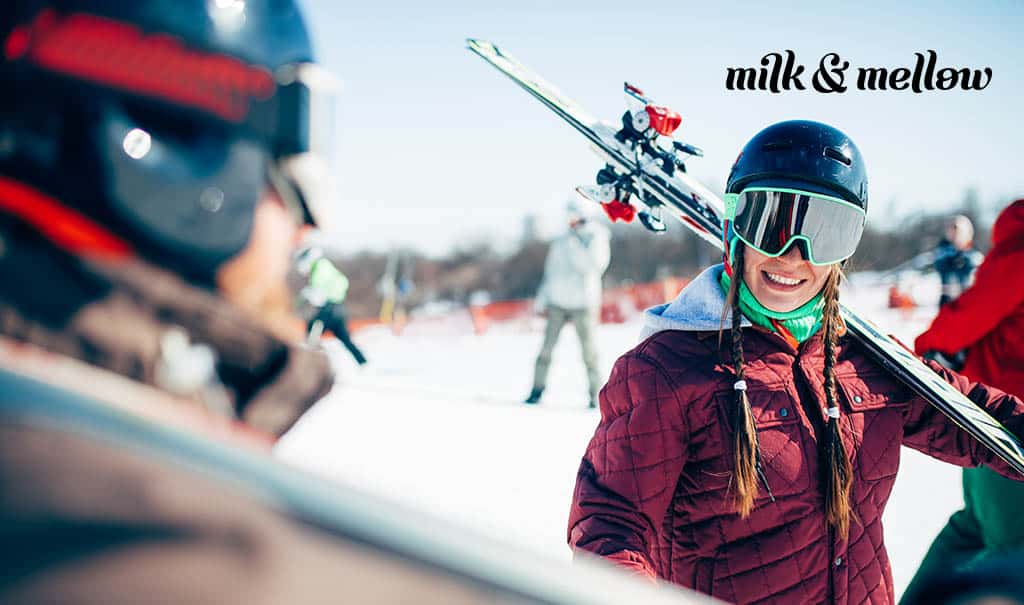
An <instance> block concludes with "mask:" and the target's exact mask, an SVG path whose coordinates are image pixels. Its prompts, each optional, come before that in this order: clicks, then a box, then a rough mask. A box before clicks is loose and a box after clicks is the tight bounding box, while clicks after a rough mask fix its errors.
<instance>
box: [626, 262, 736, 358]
mask: <svg viewBox="0 0 1024 605" xmlns="http://www.w3.org/2000/svg"><path fill="white" fill-rule="evenodd" d="M724 270H725V266H724V265H722V264H717V265H714V266H711V267H708V268H707V269H705V270H704V271H703V272H701V274H700V275H698V276H697V277H695V278H694V279H693V281H691V282H690V283H689V284H687V285H686V287H685V288H683V289H682V291H681V292H680V293H679V295H678V296H676V298H675V300H673V301H672V302H670V303H665V304H662V305H658V306H656V307H651V308H650V309H647V310H646V311H644V327H643V329H642V330H641V331H640V340H646V339H647V338H649V337H650V336H651V335H653V334H657V333H658V332H664V331H665V330H684V331H687V332H717V331H718V330H720V329H721V328H722V327H723V326H725V327H729V326H731V325H732V312H731V311H730V312H729V313H728V314H726V316H725V321H724V322H723V321H722V310H723V309H724V308H725V294H724V293H723V292H722V288H721V286H719V285H718V280H719V278H720V277H721V275H722V271H724ZM740 325H741V326H743V327H746V326H749V325H751V324H750V320H748V319H747V318H746V317H741V318H740Z"/></svg>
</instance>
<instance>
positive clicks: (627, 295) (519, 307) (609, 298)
mask: <svg viewBox="0 0 1024 605" xmlns="http://www.w3.org/2000/svg"><path fill="white" fill-rule="evenodd" d="M689 281H690V280H689V279H683V278H678V277H670V278H666V279H662V280H658V281H653V282H648V283H644V284H632V285H629V286H620V287H618V288H611V289H609V290H605V291H604V293H603V295H602V301H601V323H623V322H625V321H627V320H628V319H629V318H630V317H631V316H633V315H636V314H637V313H639V312H641V311H643V310H644V309H646V308H648V307H653V306H654V305H658V304H661V303H663V302H667V301H670V300H672V299H673V298H675V297H676V295H677V294H679V291H680V290H682V289H683V286H685V285H686V284H687V283H689ZM532 312H533V299H529V298H521V299H516V300H501V301H497V302H492V303H488V304H486V305H476V306H473V305H471V306H470V307H469V314H470V317H471V318H472V320H473V330H474V331H475V332H476V333H477V334H482V333H483V332H485V331H486V330H487V326H488V325H490V324H491V323H492V322H501V321H509V320H513V319H520V318H524V317H528V316H530V315H531V313H532ZM380 323H381V322H380V320H379V319H377V318H375V317H374V318H357V319H353V320H351V321H350V322H349V330H350V331H352V332H355V331H357V330H360V329H362V328H365V327H368V326H374V325H379V324H380Z"/></svg>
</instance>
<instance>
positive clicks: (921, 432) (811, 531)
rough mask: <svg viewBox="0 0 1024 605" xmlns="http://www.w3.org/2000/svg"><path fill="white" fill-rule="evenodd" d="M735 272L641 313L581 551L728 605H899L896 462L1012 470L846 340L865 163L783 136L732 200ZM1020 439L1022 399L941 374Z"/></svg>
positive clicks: (619, 377)
mask: <svg viewBox="0 0 1024 605" xmlns="http://www.w3.org/2000/svg"><path fill="white" fill-rule="evenodd" d="M726 193H727V195H726V224H725V238H726V244H727V246H726V249H727V251H728V252H727V254H726V255H725V263H724V265H717V266H714V267H711V268H709V269H707V270H705V271H704V272H703V273H702V274H701V275H699V276H698V277H697V278H695V279H694V280H693V281H692V282H691V283H690V284H689V285H688V286H687V287H686V288H684V289H683V291H682V292H680V294H679V296H678V297H677V298H676V299H675V300H674V301H672V302H671V303H668V304H665V305H661V306H658V307H655V308H653V309H650V310H648V311H647V313H646V315H645V330H644V333H643V336H644V340H643V342H641V343H640V344H639V345H638V346H637V347H636V348H634V349H633V350H632V351H630V352H628V353H626V354H625V355H623V356H622V357H621V358H619V360H618V361H617V362H616V364H615V367H614V369H613V370H612V373H611V376H610V377H609V380H608V382H607V384H606V385H605V386H604V388H603V389H602V391H601V395H600V408H601V421H600V423H599V425H598V427H597V429H596V431H595V434H594V436H593V438H592V439H591V441H590V444H589V445H588V447H587V450H586V453H585V454H584V457H583V460H582V462H581V464H580V469H579V472H578V475H577V483H576V488H575V491H574V494H573V503H572V507H571V511H570V518H569V527H568V540H569V543H570V545H571V546H572V548H573V549H574V550H575V551H576V552H578V553H584V552H585V553H591V554H595V555H599V556H602V557H606V558H608V559H610V560H612V561H613V562H615V563H617V564H619V565H621V566H623V567H625V568H628V569H630V570H633V571H634V572H636V573H638V574H641V575H644V576H647V577H650V578H652V579H660V580H664V581H668V582H672V583H676V584H680V585H683V586H687V587H690V588H693V589H696V590H698V591H701V592H703V593H706V594H709V595H712V596H714V597H716V598H719V599H721V600H723V601H727V602H733V603H753V602H757V603H787V604H788V603H823V602H829V603H892V602H893V601H894V600H895V595H894V590H893V581H892V573H891V570H890V567H889V560H888V556H887V554H886V550H885V541H884V532H883V529H882V513H883V511H884V509H885V505H886V501H887V500H888V498H889V493H890V491H891V490H892V487H893V483H894V481H895V477H896V472H897V469H898V467H899V454H900V447H901V445H907V446H909V447H912V448H915V449H918V450H920V451H922V452H925V453H927V454H929V455H932V456H934V457H936V458H938V459H941V460H944V461H946V462H950V463H952V464H957V465H960V466H974V465H978V464H988V465H989V466H990V467H991V468H993V469H994V470H996V471H997V472H1000V473H1003V474H1005V475H1007V476H1010V475H1012V474H1013V473H1014V471H1013V470H1012V469H1011V468H1010V467H1009V466H1008V465H1007V464H1005V463H1004V462H1003V461H1002V460H1000V459H998V458H997V457H996V456H995V455H994V454H992V453H991V452H990V451H989V450H987V449H986V448H985V447H983V446H982V445H981V444H979V443H978V442H976V441H975V440H974V439H972V438H971V437H970V436H969V435H967V433H965V432H964V431H962V430H961V429H959V428H958V427H956V426H955V425H954V424H953V423H952V422H951V421H949V420H948V419H947V418H946V417H945V416H943V415H942V414H941V413H940V412H939V411H938V410H937V409H936V408H934V407H933V406H931V405H929V404H928V403H927V402H926V401H925V400H924V399H923V398H921V397H919V396H916V395H915V394H914V393H912V392H911V391H910V390H909V389H907V388H906V387H905V386H904V385H903V384H902V383H900V382H899V381H897V380H896V379H895V378H894V377H892V376H891V375H890V374H888V373H887V372H886V371H885V369H884V368H883V367H882V366H881V365H880V364H879V363H878V362H877V361H875V360H874V359H873V358H872V357H871V356H870V355H869V354H868V352H867V351H865V350H864V349H863V348H862V347H860V346H859V345H857V344H856V343H855V342H852V341H851V340H849V339H846V338H845V337H844V334H845V325H844V323H843V321H842V319H841V315H840V312H839V281H840V269H841V266H842V263H843V261H845V259H847V258H849V256H851V255H852V254H853V252H854V251H855V249H856V247H857V244H858V243H859V241H860V236H861V234H862V232H863V228H864V221H865V216H866V209H867V176H866V172H865V169H864V162H863V158H862V157H861V155H860V152H859V151H858V150H857V147H856V146H855V145H854V143H853V142H852V141H851V140H850V139H849V138H848V137H847V136H846V135H844V134H843V133H842V132H840V131H838V130H836V129H835V128H832V127H830V126H827V125H825V124H820V123H816V122H808V121H790V122H782V123H779V124H775V125H773V126H769V127H768V128H766V129H764V130H763V131H761V132H760V133H759V134H757V135H756V136H755V137H754V138H753V139H752V140H751V141H750V142H749V143H748V144H747V145H746V147H744V149H743V151H742V153H741V154H740V156H739V158H738V159H737V160H736V163H735V164H734V165H733V168H732V172H731V173H730V176H729V180H728V186H727V190H726ZM932 367H933V368H934V369H935V370H936V371H937V372H939V373H940V374H941V376H942V377H943V378H944V379H945V380H947V381H948V382H949V383H950V384H952V385H953V386H954V387H956V388H957V389H958V390H960V391H961V392H963V393H970V394H971V398H972V399H973V400H974V401H975V402H977V403H978V404H979V405H982V406H984V407H985V408H986V409H987V410H988V411H989V412H990V413H991V414H993V415H994V416H995V417H997V418H998V419H999V420H1000V421H1001V422H1003V423H1004V425H1005V426H1006V427H1007V428H1008V429H1009V430H1011V431H1012V432H1014V433H1015V434H1017V435H1021V436H1024V401H1021V400H1020V399H1018V398H1016V397H1013V396H1011V395H1007V394H1005V393H1003V392H1001V391H997V390H995V389H990V388H988V387H985V386H983V385H979V384H973V383H972V382H971V381H969V380H968V379H967V378H964V377H963V376H960V375H958V374H955V373H953V372H950V371H948V370H945V369H943V368H941V367H940V366H938V365H937V364H933V365H932Z"/></svg>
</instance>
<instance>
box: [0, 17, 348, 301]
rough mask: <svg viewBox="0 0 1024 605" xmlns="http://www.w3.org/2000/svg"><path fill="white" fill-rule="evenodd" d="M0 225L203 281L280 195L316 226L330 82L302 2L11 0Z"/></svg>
mask: <svg viewBox="0 0 1024 605" xmlns="http://www.w3.org/2000/svg"><path fill="white" fill-rule="evenodd" d="M0 87H2V88H3V90H5V91H7V94H5V95H3V96H2V98H0V213H6V214H7V215H9V216H10V215H13V216H14V217H16V218H17V219H18V220H19V221H21V222H23V223H27V224H28V225H29V226H30V228H32V229H34V230H36V231H38V232H40V233H42V234H43V235H44V236H46V237H47V238H49V239H50V240H52V241H54V242H55V243H56V244H57V245H59V246H61V247H63V248H65V249H67V250H69V251H71V252H73V253H102V252H107V253H110V252H114V253H125V252H134V253H136V254H138V255H140V256H142V257H145V258H147V259H148V260H150V261H152V262H154V263H156V264H158V265H161V266H164V267H168V268H170V269H172V270H174V271H176V272H178V273H181V274H183V275H185V276H186V277H188V278H189V279H192V280H193V281H197V282H200V283H208V284H209V283H212V282H213V278H214V275H215V272H216V269H217V268H218V267H219V266H220V265H221V264H222V263H224V262H225V261H226V260H228V259H229V258H231V257H233V256H235V255H236V254H238V253H239V252H240V251H241V250H242V249H243V248H244V247H245V246H246V244H247V242H248V238H249V235H250V231H251V228H252V222H253V217H254V211H255V209H256V206H257V204H258V203H259V201H260V200H261V198H262V197H263V195H264V193H265V191H266V190H267V189H268V187H272V188H273V189H274V190H275V191H276V192H277V193H278V195H279V196H280V197H281V198H282V201H284V203H285V205H286V206H288V207H289V209H290V210H291V211H292V212H293V213H294V216H295V218H296V219H297V220H299V221H302V222H305V223H309V224H316V223H318V222H322V221H323V211H324V209H325V207H326V204H327V202H328V200H327V199H326V195H329V193H328V192H325V191H323V190H322V189H321V187H322V184H323V183H325V182H326V181H327V179H326V170H327V162H328V155H329V154H327V153H326V150H327V149H328V148H329V145H330V144H331V139H332V138H333V133H332V128H333V121H334V118H333V112H332V108H333V95H334V90H333V83H332V81H331V79H330V78H329V77H327V76H326V74H325V73H324V72H323V71H322V70H320V69H318V68H317V66H316V65H314V64H313V52H312V48H311V45H310V40H309V36H308V33H307V30H306V26H305V24H304V23H303V19H302V16H301V14H300V11H299V9H298V7H297V6H296V3H295V2H294V1H293V0H147V1H145V2H125V1H123V0H8V1H7V2H5V3H4V5H3V8H0Z"/></svg>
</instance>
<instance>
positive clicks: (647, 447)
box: [568, 353, 689, 579]
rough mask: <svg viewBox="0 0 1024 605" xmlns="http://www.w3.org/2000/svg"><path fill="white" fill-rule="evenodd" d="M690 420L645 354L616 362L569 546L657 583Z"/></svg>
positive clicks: (582, 473) (580, 484)
mask: <svg viewBox="0 0 1024 605" xmlns="http://www.w3.org/2000/svg"><path fill="white" fill-rule="evenodd" d="M688 434H689V421H688V418H687V416H686V415H685V414H684V408H683V404H682V402H681V401H680V400H679V397H678V394H677V390H676V387H675V385H673V383H672V381H671V380H670V379H669V376H668V375H667V374H666V372H665V370H664V369H663V368H662V367H661V366H659V365H658V364H657V363H656V362H655V361H653V360H651V359H649V358H647V357H644V356H643V355H641V354H637V353H630V354H627V355H625V356H623V357H621V358H619V360H618V361H617V362H616V364H615V367H614V369H613V370H612V373H611V376H610V378H609V380H608V384H606V385H605V387H604V389H602V391H601V422H600V424H599V425H598V427H597V431H596V432H595V434H594V437H593V438H592V439H591V441H590V445H589V446H588V447H587V451H586V454H585V455H584V457H583V461H582V463H581V465H580V470H579V474H578V475H577V479H576V489H575V492H574V493H573V502H572V509H571V511H570V515H569V536H568V537H569V544H570V546H572V548H573V549H574V550H575V551H577V552H579V551H589V552H591V553H594V554H597V555H600V556H603V557H606V558H608V559H610V560H612V561H613V562H615V563H617V564H619V565H621V566H623V567H625V568H628V569H631V570H633V571H635V572H637V573H639V574H641V575H644V576H648V577H650V578H652V579H653V578H655V577H656V576H657V571H658V562H657V555H656V552H655V550H656V547H657V544H658V536H659V533H660V532H661V528H662V522H663V519H664V518H665V513H666V511H667V509H668V506H669V504H670V502H671V500H672V496H673V493H674V491H675V485H676V482H677V480H678V478H679V473H680V472H681V471H682V468H683V464H684V463H685V462H686V453H687V447H686V443H687V436H688Z"/></svg>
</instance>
